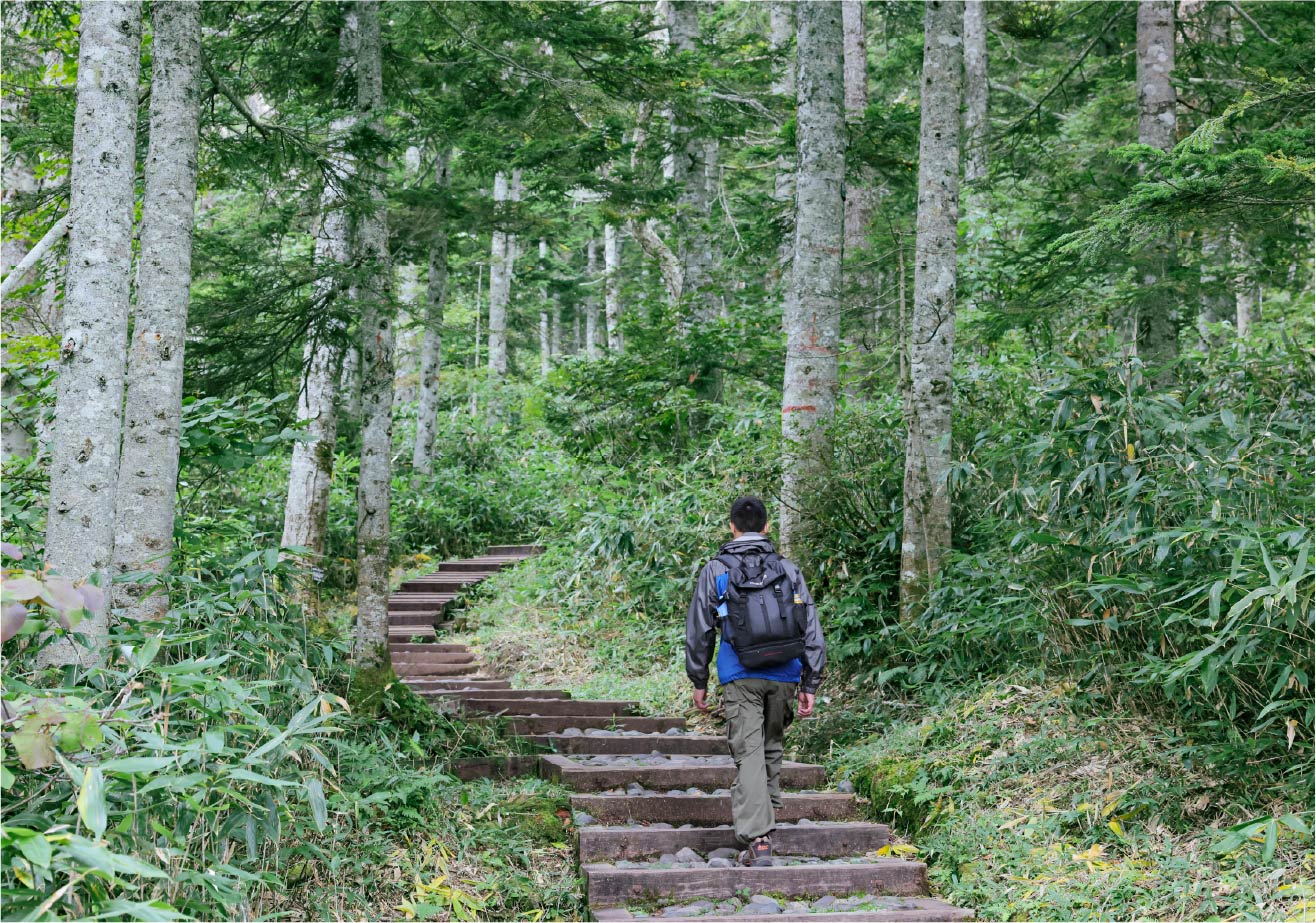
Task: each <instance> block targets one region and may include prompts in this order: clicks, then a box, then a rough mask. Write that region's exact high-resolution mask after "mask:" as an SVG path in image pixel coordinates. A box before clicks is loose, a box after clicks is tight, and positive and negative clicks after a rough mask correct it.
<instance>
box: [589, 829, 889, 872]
mask: <svg viewBox="0 0 1316 923" xmlns="http://www.w3.org/2000/svg"><path fill="white" fill-rule="evenodd" d="M579 835H580V861H581V862H582V863H586V862H617V861H619V860H623V859H625V860H628V861H635V860H637V859H639V860H645V859H648V860H652V859H656V858H658V857H659V856H661V855H662V854H663V853H674V852H676V851H677V850H679V849H685V848H687V847H688V848H690V849H693V850H694V851H695V852H697V853H702V854H704V855H707V854H708V853H710V852H712V851H713V850H715V849H734V848H736V847H737V844H736V831H735V829H734V828H733V827H731V826H730V825H729V824H728V825H723V826H717V827H693V828H691V829H689V830H677V829H675V828H673V829H658V828H654V827H602V826H598V825H594V824H591V825H589V826H587V827H581V828H579ZM890 837H891V830H890V828H888V827H887V825H886V824H868V823H862V822H857V823H849V824H844V823H842V824H810V825H809V826H807V827H803V826H797V825H794V824H787V825H784V826H783V825H779V826H778V827H777V829H776V830H775V831H774V832H773V834H772V848H773V849H774V850H775V851H776V852H777V854H778V855H783V856H818V857H820V858H832V857H834V856H860V855H863V854H864V853H869V852H873V851H874V850H877V849H881V848H882V847H883V846H885V845H887V843H888V842H890Z"/></svg>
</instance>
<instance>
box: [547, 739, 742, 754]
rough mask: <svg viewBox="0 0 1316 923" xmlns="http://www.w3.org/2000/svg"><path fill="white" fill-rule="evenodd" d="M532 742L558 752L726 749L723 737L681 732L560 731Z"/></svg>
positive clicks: (723, 751)
mask: <svg viewBox="0 0 1316 923" xmlns="http://www.w3.org/2000/svg"><path fill="white" fill-rule="evenodd" d="M526 739H527V740H529V741H530V742H531V743H533V744H538V745H539V746H541V747H547V748H549V749H551V750H556V751H557V752H558V753H652V752H654V751H655V750H657V751H658V752H659V753H700V754H705V755H708V756H725V755H726V754H728V753H729V752H730V750H729V748H728V745H727V739H726V738H725V737H708V736H696V735H693V734H682V735H681V736H679V737H678V736H674V735H668V734H638V735H630V736H625V737H621V736H615V737H614V736H607V737H605V736H601V735H594V734H583V735H580V736H574V737H567V736H565V735H563V734H536V735H535V736H533V737H527V738H526Z"/></svg>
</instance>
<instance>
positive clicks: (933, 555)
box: [900, 0, 964, 617]
mask: <svg viewBox="0 0 1316 923" xmlns="http://www.w3.org/2000/svg"><path fill="white" fill-rule="evenodd" d="M924 9H925V11H926V12H925V15H924V33H923V36H924V38H923V86H922V94H923V103H922V117H921V124H920V127H919V161H918V163H919V167H918V227H917V234H916V238H915V243H914V250H915V254H916V256H915V262H914V313H913V317H912V318H911V326H910V330H909V341H908V353H909V380H908V383H907V385H906V389H905V396H904V398H905V402H904V403H905V407H904V409H905V426H906V443H905V481H904V505H905V511H904V535H903V540H902V543H901V549H900V551H901V554H900V604H901V611H902V612H903V613H904V614H905V615H906V616H907V617H908V616H913V615H916V614H917V613H918V612H919V611H921V607H922V605H923V600H924V598H925V597H926V595H927V592H928V589H929V585H930V583H931V581H932V580H933V578H934V577H935V576H936V574H937V573H938V571H939V570H940V569H941V562H942V558H943V557H944V556H945V554H946V552H947V551H948V550H949V548H950V542H951V516H950V500H949V497H948V495H947V492H946V473H947V471H948V470H949V468H950V437H951V413H952V404H951V397H952V390H953V389H952V361H953V359H954V350H955V247H956V225H957V223H958V221H959V184H960V104H961V101H962V96H963V82H964V76H963V74H964V49H963V47H962V41H963V40H962V35H963V28H964V4H963V2H960V0H930V2H928V3H927V4H925V7H924Z"/></svg>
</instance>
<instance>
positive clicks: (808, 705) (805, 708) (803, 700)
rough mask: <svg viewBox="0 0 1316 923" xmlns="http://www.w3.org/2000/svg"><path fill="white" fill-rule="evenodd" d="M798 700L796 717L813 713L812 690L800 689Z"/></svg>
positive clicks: (803, 716)
mask: <svg viewBox="0 0 1316 923" xmlns="http://www.w3.org/2000/svg"><path fill="white" fill-rule="evenodd" d="M696 695H698V693H696ZM798 701H799V704H800V707H799V708H798V709H796V712H795V714H796V716H797V717H800V718H807V717H809V716H810V715H812V714H813V693H812V692H805V691H804V690H803V689H801V690H800V694H799V697H798Z"/></svg>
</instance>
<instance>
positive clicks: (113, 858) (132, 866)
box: [68, 836, 169, 878]
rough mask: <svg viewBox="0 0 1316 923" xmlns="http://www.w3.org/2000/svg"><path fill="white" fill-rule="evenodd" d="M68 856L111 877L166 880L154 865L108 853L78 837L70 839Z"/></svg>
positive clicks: (104, 849) (164, 875) (163, 874)
mask: <svg viewBox="0 0 1316 923" xmlns="http://www.w3.org/2000/svg"><path fill="white" fill-rule="evenodd" d="M68 850H69V855H70V856H72V857H73V858H74V859H75V860H76V861H78V862H80V863H81V864H83V865H87V866H90V867H91V868H94V869H97V870H99V871H102V872H107V873H109V874H111V875H116V874H121V875H140V876H142V877H143V878H168V877H169V876H168V875H166V874H165V873H164V872H162V871H160V870H159V869H158V868H156V867H155V866H154V865H150V864H149V863H146V862H143V861H142V860H141V859H138V858H136V857H134V856H125V855H122V854H121V853H113V852H110V851H109V850H108V849H106V848H105V847H103V846H97V845H96V844H95V843H93V842H91V841H90V840H86V839H84V838H82V837H80V836H75V837H70V839H69V845H68Z"/></svg>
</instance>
